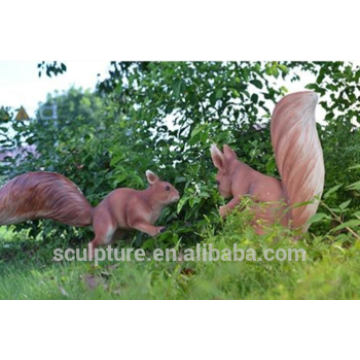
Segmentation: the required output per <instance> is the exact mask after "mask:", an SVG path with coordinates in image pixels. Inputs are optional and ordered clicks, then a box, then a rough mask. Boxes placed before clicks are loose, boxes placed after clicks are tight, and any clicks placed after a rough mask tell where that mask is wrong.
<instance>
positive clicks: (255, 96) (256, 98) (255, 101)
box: [250, 94, 259, 104]
mask: <svg viewBox="0 0 360 360" xmlns="http://www.w3.org/2000/svg"><path fill="white" fill-rule="evenodd" d="M250 100H251V102H253V103H254V104H257V102H258V100H259V95H257V94H252V95H251V99H250Z"/></svg>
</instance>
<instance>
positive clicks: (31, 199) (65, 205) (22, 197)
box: [0, 171, 93, 227]
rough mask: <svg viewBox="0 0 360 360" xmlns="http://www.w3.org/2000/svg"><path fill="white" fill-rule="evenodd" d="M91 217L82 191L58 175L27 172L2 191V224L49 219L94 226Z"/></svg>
mask: <svg viewBox="0 0 360 360" xmlns="http://www.w3.org/2000/svg"><path fill="white" fill-rule="evenodd" d="M92 216H93V208H92V207H91V205H90V204H89V202H88V201H87V200H86V198H85V196H84V195H83V194H82V193H81V191H80V190H79V188H78V187H77V186H76V185H75V184H74V183H73V182H72V181H70V180H69V179H68V178H66V177H65V176H63V175H60V174H57V173H52V172H43V171H40V172H28V173H25V174H22V175H19V176H17V177H15V178H13V179H12V180H10V181H9V182H8V183H6V184H5V185H4V186H3V187H2V188H1V189H0V225H10V224H17V223H20V222H23V221H27V220H35V219H41V218H46V219H52V220H56V221H59V222H61V223H64V224H67V225H71V226H79V227H81V226H88V225H91V223H92Z"/></svg>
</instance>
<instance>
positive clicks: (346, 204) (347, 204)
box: [339, 199, 351, 210]
mask: <svg viewBox="0 0 360 360" xmlns="http://www.w3.org/2000/svg"><path fill="white" fill-rule="evenodd" d="M350 203H351V199H350V200H347V201H344V202H343V203H341V204H340V205H339V208H340V209H341V210H345V209H346V208H347V207H348V206H349V205H350Z"/></svg>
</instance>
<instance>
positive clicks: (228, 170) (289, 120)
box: [211, 92, 324, 234]
mask: <svg viewBox="0 0 360 360" xmlns="http://www.w3.org/2000/svg"><path fill="white" fill-rule="evenodd" d="M316 103H317V95H316V94H315V93H312V92H299V93H294V94H291V95H288V96H285V97H284V98H283V99H282V100H281V101H280V102H279V103H278V104H277V105H276V107H275V110H274V113H273V117H272V121H271V137H272V143H273V147H274V151H275V157H276V161H277V165H278V169H279V172H280V174H281V176H282V181H280V180H278V179H275V178H272V177H269V176H266V175H263V174H261V173H259V172H258V171H255V170H254V169H252V168H251V167H249V166H248V165H246V164H244V163H242V162H240V161H239V160H238V159H237V157H236V153H235V152H234V151H233V150H232V149H231V148H230V147H229V146H227V145H225V146H224V148H223V152H221V151H220V150H219V149H218V148H217V147H216V145H213V146H212V147H211V156H212V160H213V163H214V165H215V166H216V167H217V168H218V170H219V171H218V174H217V177H216V181H217V183H218V189H219V192H220V194H221V195H222V196H223V197H225V198H230V197H233V199H232V200H231V201H230V202H229V203H228V204H227V205H225V206H222V207H220V215H221V216H226V214H227V213H229V212H230V211H232V210H233V208H234V207H235V206H236V205H238V204H239V202H240V200H241V197H242V196H244V195H250V196H251V197H252V198H253V200H254V201H255V202H257V203H259V206H256V207H254V209H253V210H254V214H255V221H254V226H255V228H256V231H257V233H259V234H261V233H263V232H264V229H265V228H266V226H268V225H271V224H273V223H275V222H279V223H280V224H282V225H283V226H289V225H291V227H292V228H293V229H297V228H300V229H301V230H303V231H306V230H307V229H308V224H307V221H308V220H309V218H310V217H311V216H312V215H313V214H315V213H316V210H317V208H318V201H317V200H314V199H313V197H314V196H321V194H322V191H323V187H324V160H323V155H322V149H321V146H320V141H319V138H318V134H317V131H316V123H315V107H316ZM308 201H312V203H311V204H307V205H303V206H300V207H297V208H290V211H289V205H290V206H292V205H295V204H297V203H302V202H308ZM260 204H261V205H262V206H260Z"/></svg>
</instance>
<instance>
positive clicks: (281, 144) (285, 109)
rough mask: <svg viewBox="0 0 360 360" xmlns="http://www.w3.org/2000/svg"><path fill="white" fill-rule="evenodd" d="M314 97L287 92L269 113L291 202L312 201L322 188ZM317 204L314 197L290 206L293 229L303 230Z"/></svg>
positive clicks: (275, 150) (278, 157)
mask: <svg viewBox="0 0 360 360" xmlns="http://www.w3.org/2000/svg"><path fill="white" fill-rule="evenodd" d="M317 100H318V97H317V95H316V94H315V93H313V92H309V91H304V92H298V93H294V94H290V95H287V96H285V97H284V98H283V99H281V101H279V103H278V104H277V105H276V107H275V110H274V113H273V116H272V120H271V139H272V145H273V148H274V152H275V157H276V163H277V167H278V170H279V173H280V175H281V178H282V182H283V186H284V188H285V191H286V193H287V196H288V200H289V204H290V205H295V204H297V203H302V202H307V201H311V200H313V197H314V196H316V195H317V196H321V194H322V191H323V188H324V175H325V169H324V159H323V153H322V149H321V145H320V141H319V137H318V133H317V130H316V122H315V108H316V104H317ZM318 205H319V204H318V201H316V200H315V201H313V203H312V204H308V205H304V206H300V207H295V208H292V209H291V219H292V228H294V229H295V228H300V227H301V228H302V229H303V231H306V230H307V229H308V227H309V225H308V224H307V221H308V220H309V218H310V217H311V216H312V215H314V214H315V213H316V211H317V208H318Z"/></svg>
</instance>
